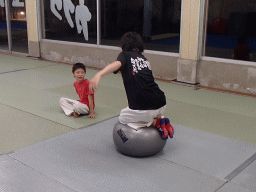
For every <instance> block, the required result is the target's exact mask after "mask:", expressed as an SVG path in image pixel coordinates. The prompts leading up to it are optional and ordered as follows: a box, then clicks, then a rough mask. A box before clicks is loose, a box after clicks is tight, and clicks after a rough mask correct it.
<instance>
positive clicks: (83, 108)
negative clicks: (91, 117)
mask: <svg viewBox="0 0 256 192" xmlns="http://www.w3.org/2000/svg"><path fill="white" fill-rule="evenodd" d="M60 107H61V108H62V109H63V111H64V113H65V114H66V115H68V116H70V115H71V114H72V113H73V112H76V113H78V114H79V115H80V114H89V111H90V110H89V107H88V106H87V105H85V104H83V103H80V102H79V101H76V100H73V99H68V98H65V97H61V98H60Z"/></svg>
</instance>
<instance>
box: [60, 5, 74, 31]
mask: <svg viewBox="0 0 256 192" xmlns="http://www.w3.org/2000/svg"><path fill="white" fill-rule="evenodd" d="M63 2H64V13H65V16H66V18H67V21H68V24H69V25H70V27H71V28H74V23H73V21H72V19H71V14H70V13H74V12H75V6H74V5H73V3H72V1H71V0H63Z"/></svg>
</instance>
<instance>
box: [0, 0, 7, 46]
mask: <svg viewBox="0 0 256 192" xmlns="http://www.w3.org/2000/svg"><path fill="white" fill-rule="evenodd" d="M0 37H1V38H0V49H2V50H8V36H7V25H6V14H5V4H4V2H3V1H2V2H1V1H0Z"/></svg>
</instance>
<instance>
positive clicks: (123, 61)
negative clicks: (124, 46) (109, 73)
mask: <svg viewBox="0 0 256 192" xmlns="http://www.w3.org/2000/svg"><path fill="white" fill-rule="evenodd" d="M116 60H117V61H120V62H121V64H122V65H121V67H120V68H119V69H118V70H116V71H114V72H113V73H114V74H117V73H118V72H119V71H122V69H123V68H124V65H125V64H126V55H125V53H124V52H121V53H119V55H118V56H117V59H116Z"/></svg>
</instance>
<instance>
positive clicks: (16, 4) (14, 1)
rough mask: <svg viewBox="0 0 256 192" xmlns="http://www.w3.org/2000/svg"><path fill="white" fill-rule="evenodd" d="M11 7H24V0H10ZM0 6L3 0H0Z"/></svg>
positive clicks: (2, 4)
mask: <svg viewBox="0 0 256 192" xmlns="http://www.w3.org/2000/svg"><path fill="white" fill-rule="evenodd" d="M12 6H13V7H24V6H25V4H24V2H20V0H12ZM0 7H4V0H0Z"/></svg>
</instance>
